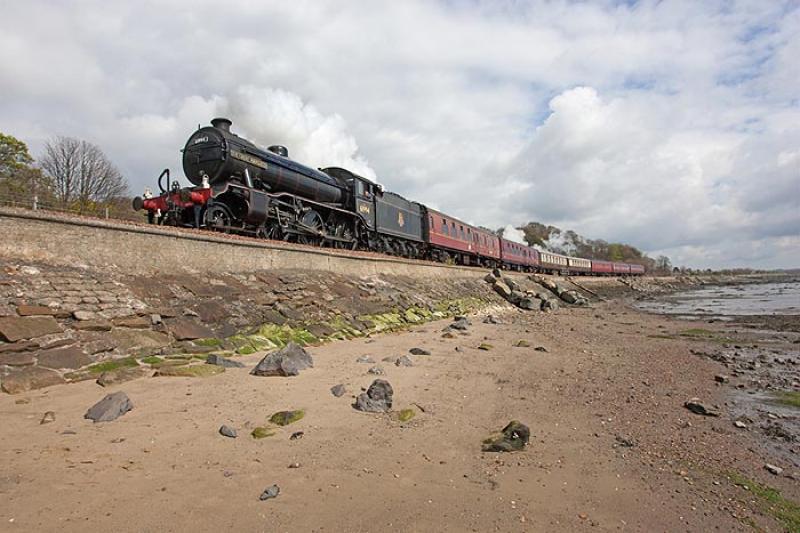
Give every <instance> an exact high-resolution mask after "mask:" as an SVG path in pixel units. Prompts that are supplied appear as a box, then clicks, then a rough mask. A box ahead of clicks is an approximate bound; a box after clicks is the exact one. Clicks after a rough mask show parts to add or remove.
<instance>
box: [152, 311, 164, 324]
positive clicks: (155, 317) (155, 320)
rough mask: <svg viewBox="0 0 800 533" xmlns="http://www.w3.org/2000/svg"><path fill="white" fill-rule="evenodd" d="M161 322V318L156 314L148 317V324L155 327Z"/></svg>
mask: <svg viewBox="0 0 800 533" xmlns="http://www.w3.org/2000/svg"><path fill="white" fill-rule="evenodd" d="M161 322H162V318H161V315H159V314H158V313H153V314H152V315H150V324H151V325H153V326H157V325H159V324H161Z"/></svg>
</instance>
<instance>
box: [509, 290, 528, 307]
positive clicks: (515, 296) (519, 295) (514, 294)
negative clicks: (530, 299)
mask: <svg viewBox="0 0 800 533" xmlns="http://www.w3.org/2000/svg"><path fill="white" fill-rule="evenodd" d="M524 298H525V293H524V292H522V291H511V296H509V297H508V301H509V302H511V303H512V304H514V305H519V304H520V302H522V300H523V299H524Z"/></svg>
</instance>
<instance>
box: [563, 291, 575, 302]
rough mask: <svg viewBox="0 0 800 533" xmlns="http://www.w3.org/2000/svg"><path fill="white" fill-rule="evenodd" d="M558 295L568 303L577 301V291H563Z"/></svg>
mask: <svg viewBox="0 0 800 533" xmlns="http://www.w3.org/2000/svg"><path fill="white" fill-rule="evenodd" d="M559 297H560V298H561V299H562V300H564V301H565V302H567V303H568V304H574V303H575V302H577V301H578V293H577V292H575V291H563V292H562V293H561V294H559Z"/></svg>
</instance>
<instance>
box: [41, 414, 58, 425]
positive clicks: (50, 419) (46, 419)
mask: <svg viewBox="0 0 800 533" xmlns="http://www.w3.org/2000/svg"><path fill="white" fill-rule="evenodd" d="M55 421H56V414H55V413H54V412H53V411H47V412H46V413H45V414H44V416H42V420H41V421H40V422H39V423H40V424H49V423H50V422H55Z"/></svg>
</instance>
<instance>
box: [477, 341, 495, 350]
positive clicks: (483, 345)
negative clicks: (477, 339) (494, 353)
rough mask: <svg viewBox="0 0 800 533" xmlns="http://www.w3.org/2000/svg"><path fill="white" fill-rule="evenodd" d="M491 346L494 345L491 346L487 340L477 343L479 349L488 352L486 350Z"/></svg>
mask: <svg viewBox="0 0 800 533" xmlns="http://www.w3.org/2000/svg"><path fill="white" fill-rule="evenodd" d="M492 348H494V346H492V345H491V344H489V343H488V342H482V343H480V344H479V345H478V349H479V350H483V351H485V352H488V351H489V350H491V349H492Z"/></svg>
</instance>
